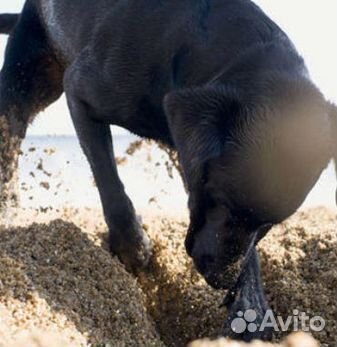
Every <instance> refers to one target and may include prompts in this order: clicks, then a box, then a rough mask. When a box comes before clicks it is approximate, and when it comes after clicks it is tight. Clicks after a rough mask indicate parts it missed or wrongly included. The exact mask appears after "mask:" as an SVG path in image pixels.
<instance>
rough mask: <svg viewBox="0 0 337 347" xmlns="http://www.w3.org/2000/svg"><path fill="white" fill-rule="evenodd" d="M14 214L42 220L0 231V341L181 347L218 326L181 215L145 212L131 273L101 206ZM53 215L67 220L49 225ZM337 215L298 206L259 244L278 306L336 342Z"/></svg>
mask: <svg viewBox="0 0 337 347" xmlns="http://www.w3.org/2000/svg"><path fill="white" fill-rule="evenodd" d="M18 212H19V213H18V216H17V217H15V218H14V217H13V219H12V223H13V224H15V225H29V223H30V221H32V220H34V221H35V222H37V223H44V224H34V225H32V226H31V227H28V228H27V227H24V228H20V227H15V228H14V227H13V228H12V229H3V230H1V231H0V234H1V239H0V319H2V318H1V317H7V318H5V320H6V322H5V328H4V329H5V333H6V334H4V332H3V331H2V330H1V329H2V328H1V326H2V325H0V341H1V342H3V341H4V339H3V337H2V336H3V335H5V336H7V338H8V336H9V338H12V337H13V336H14V335H15V334H16V333H17V332H18V331H21V330H23V329H25V330H27V331H28V330H30V329H31V328H38V329H43V330H47V331H48V332H51V333H61V335H62V336H63V337H64V338H66V340H67V341H68V343H69V342H70V343H71V346H78V345H80V344H81V343H87V342H94V343H97V342H100V343H102V342H110V345H112V346H114V347H115V346H116V347H118V346H126V347H128V346H130V347H143V346H144V347H145V346H146V347H147V346H151V344H152V345H153V346H163V345H164V344H165V345H166V346H169V347H171V346H172V347H183V346H186V344H187V343H188V342H190V341H192V340H195V339H199V338H207V337H210V338H213V337H217V336H218V335H219V333H220V332H221V326H222V324H223V322H224V320H225V317H226V311H225V309H222V308H219V304H220V303H221V302H222V299H223V297H224V295H225V293H224V292H221V291H220V292H219V291H214V290H212V289H211V288H209V287H208V286H207V285H206V283H205V282H204V280H203V279H202V278H201V277H200V276H199V275H198V274H197V273H196V272H195V270H194V268H193V266H192V264H191V261H190V260H189V259H188V257H187V256H186V253H185V251H184V247H183V240H184V234H185V232H186V226H187V224H186V219H185V218H169V219H168V218H165V217H163V216H144V221H145V225H144V227H145V228H146V230H147V232H148V234H149V236H150V237H151V239H152V240H153V242H154V245H155V256H154V259H153V262H152V264H151V266H150V268H149V269H148V271H147V273H144V274H142V275H141V276H140V277H139V278H138V279H134V278H133V277H132V276H130V275H129V274H127V273H126V272H125V270H124V268H123V266H122V265H121V264H120V263H119V262H118V261H117V260H116V259H114V258H113V257H111V256H110V254H109V253H108V251H107V245H106V243H105V236H106V235H105V225H104V222H103V219H102V215H101V213H100V212H99V211H96V210H72V209H68V210H62V211H48V214H41V213H39V212H37V211H36V212H33V211H31V210H29V211H24V210H21V211H18ZM55 218H62V219H63V221H61V220H57V221H54V222H52V223H51V224H45V223H48V221H50V220H53V219H55ZM335 219H336V217H335V214H334V213H330V212H328V211H326V210H324V209H317V210H312V211H309V212H307V213H299V214H297V215H296V216H295V217H293V218H292V219H290V220H289V221H287V222H286V223H284V224H283V225H281V226H279V227H276V228H275V229H274V230H273V232H272V233H271V234H270V235H269V236H268V237H267V239H265V240H264V241H263V242H262V244H261V247H260V253H261V255H262V267H263V275H264V279H265V282H266V283H265V286H266V292H267V296H268V298H269V300H270V304H271V306H272V309H273V310H274V312H275V314H276V315H281V316H288V315H289V314H292V312H293V310H294V309H297V310H300V311H303V312H306V313H307V314H308V315H309V316H313V315H320V316H322V317H323V318H324V319H325V320H326V328H325V329H324V331H323V332H320V333H314V336H315V337H316V338H317V339H318V340H319V341H320V342H322V346H324V347H334V346H336V344H337V331H336V321H337V309H336V297H337V289H336V288H337V286H336V279H337V270H336V269H337V233H336V221H335ZM69 222H71V223H69ZM74 224H75V225H77V226H78V227H79V228H80V229H79V228H78V227H75V226H74ZM2 320H3V319H2ZM289 332H290V331H289ZM289 332H287V333H284V335H288V333H289ZM281 335H282V334H279V333H277V334H276V336H275V338H276V339H278V338H280V337H281ZM0 345H1V344H0ZM6 346H7V345H6ZM229 346H231V345H229ZM234 346H235V345H234ZM285 346H287V347H290V346H291V347H293V346H294V347H295V346H296V347H302V345H298V346H297V345H294V344H293V345H289V344H288V345H286V344H285ZM34 347H35V346H34ZM231 347H232V346H231ZM282 347H283V346H282ZM305 347H309V345H308V346H307V345H305ZM310 347H311V346H310Z"/></svg>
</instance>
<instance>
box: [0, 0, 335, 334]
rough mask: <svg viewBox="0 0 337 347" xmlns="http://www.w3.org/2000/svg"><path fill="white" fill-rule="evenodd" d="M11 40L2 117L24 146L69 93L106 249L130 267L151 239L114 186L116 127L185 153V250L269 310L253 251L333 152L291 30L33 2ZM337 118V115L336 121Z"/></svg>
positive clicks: (209, 6) (245, 305) (235, 14)
mask: <svg viewBox="0 0 337 347" xmlns="http://www.w3.org/2000/svg"><path fill="white" fill-rule="evenodd" d="M0 29H1V31H2V32H3V33H10V37H9V41H8V45H7V49H6V56H5V63H4V66H3V69H2V71H1V84H0V115H1V116H2V117H5V118H4V119H5V120H6V122H7V123H8V126H9V131H10V134H11V136H13V137H16V138H19V139H22V138H23V137H24V136H25V133H26V129H27V125H28V123H29V122H30V121H31V120H32V119H33V117H34V116H35V115H36V113H37V112H39V111H40V110H42V109H43V108H45V107H47V106H48V105H49V104H51V103H52V102H54V101H55V100H56V99H58V98H59V96H60V95H61V94H62V93H63V92H65V94H66V97H67V101H68V105H69V108H70V112H71V116H72V119H73V122H74V125H75V128H76V131H77V134H78V138H79V140H80V143H81V146H82V148H83V150H84V152H85V154H86V156H87V158H88V160H89V162H90V165H91V168H92V171H93V174H94V177H95V180H96V182H97V187H98V189H99V193H100V196H101V201H102V205H103V209H104V214H105V218H106V222H107V224H108V227H109V230H110V245H111V250H112V252H113V253H114V254H117V255H118V256H119V257H120V259H121V260H122V261H123V262H124V264H125V265H126V266H127V268H128V269H130V270H137V269H139V268H142V267H143V266H146V264H147V263H148V261H149V257H150V254H151V251H150V243H149V240H148V239H147V237H146V235H145V234H144V233H143V231H142V228H141V227H140V225H139V224H138V222H137V218H136V215H135V210H134V207H133V205H132V202H131V201H130V199H129V198H128V196H127V195H126V194H125V191H124V187H123V184H122V182H121V181H120V179H119V177H118V172H117V168H116V163H115V160H114V150H113V145H112V137H111V133H110V128H109V126H110V124H114V125H118V126H121V127H124V128H126V129H128V130H130V131H131V132H133V133H135V134H137V135H139V136H141V137H145V138H151V139H154V140H157V141H160V142H162V143H164V144H166V145H167V146H170V147H172V148H174V149H176V150H177V151H178V154H179V158H180V163H181V166H182V169H183V172H184V180H185V182H186V186H187V190H188V193H189V210H190V226H189V229H188V233H187V238H186V249H187V252H188V254H189V255H190V256H191V257H192V258H193V260H194V263H195V266H196V268H197V269H198V271H199V272H200V273H201V274H202V275H203V276H204V278H205V279H206V281H207V282H208V283H209V284H210V285H211V286H213V287H214V288H217V289H220V288H222V289H229V292H228V295H227V297H226V300H225V304H226V305H227V307H228V309H229V316H228V319H227V322H226V326H225V329H224V333H225V334H226V335H230V336H233V337H237V338H240V339H244V340H251V339H252V338H255V337H259V338H264V339H268V338H270V333H271V332H270V331H265V332H256V333H249V332H246V333H243V334H240V335H236V334H235V332H233V331H231V329H230V322H231V319H232V318H233V317H234V316H235V314H236V312H237V311H238V310H241V311H245V310H247V309H254V310H255V311H256V313H257V315H258V319H257V322H261V319H262V318H263V316H264V314H265V311H266V310H267V308H268V306H267V303H266V300H265V297H264V294H263V289H262V285H261V279H260V273H259V261H258V255H257V252H256V249H255V246H256V244H257V243H258V242H259V240H260V239H261V238H262V237H263V236H264V235H265V234H266V233H267V232H268V230H270V228H271V227H272V226H273V225H274V224H276V223H280V222H282V221H283V220H284V219H286V218H287V217H288V216H290V215H291V214H293V213H294V212H295V211H296V209H297V208H298V207H299V206H300V205H301V203H302V202H303V200H304V199H305V197H306V196H307V194H308V192H309V191H310V190H311V188H312V187H313V186H314V184H315V182H316V181H317V179H318V178H319V176H320V174H321V172H322V170H323V169H324V168H325V167H326V166H327V163H328V161H329V160H330V158H331V157H332V156H333V151H332V144H331V141H330V138H332V137H331V136H330V134H331V133H332V129H333V126H332V122H331V119H332V118H331V114H333V113H335V110H334V107H333V106H332V105H330V104H329V103H327V102H326V100H325V99H324V97H323V96H322V94H321V93H320V91H319V90H318V88H317V87H316V86H315V85H314V84H313V83H312V82H311V80H310V77H309V74H308V71H307V69H306V66H305V64H304V61H303V59H302V58H301V56H300V55H299V54H298V52H297V51H296V49H295V47H294V45H293V44H292V42H291V41H290V40H289V38H288V37H287V35H286V34H285V33H284V32H283V31H282V30H281V29H280V28H279V27H278V26H277V25H276V24H275V23H274V22H273V21H272V20H271V19H269V18H268V17H267V16H266V15H265V14H264V13H263V12H262V11H261V9H260V8H258V7H257V6H256V5H255V4H254V3H253V2H251V1H250V0H212V1H211V0H166V1H164V0H115V1H112V0H96V1H90V0H71V1H68V0H57V1H56V0H27V1H26V3H25V5H24V8H23V11H22V13H21V14H20V15H2V16H1V17H0ZM334 117H335V118H334V119H337V117H336V116H334Z"/></svg>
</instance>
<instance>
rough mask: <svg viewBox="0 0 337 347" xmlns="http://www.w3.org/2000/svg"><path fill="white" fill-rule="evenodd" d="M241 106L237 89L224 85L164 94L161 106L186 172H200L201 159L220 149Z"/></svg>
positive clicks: (216, 153)
mask: <svg viewBox="0 0 337 347" xmlns="http://www.w3.org/2000/svg"><path fill="white" fill-rule="evenodd" d="M240 106H241V104H240V101H239V96H238V93H237V92H236V91H235V90H233V89H231V88H225V87H217V86H207V87H200V88H193V89H185V90H181V91H177V92H172V93H169V94H168V95H166V97H165V100H164V108H165V112H166V115H167V119H168V123H169V127H170V131H171V134H172V137H173V140H174V143H175V145H176V148H177V151H178V154H179V159H180V161H181V164H182V167H183V171H184V174H185V176H196V175H198V174H200V172H201V170H200V168H201V167H202V165H203V164H204V163H206V162H207V161H208V160H210V159H212V158H215V157H217V156H220V155H221V154H222V153H223V150H224V146H225V143H226V138H228V136H230V134H231V130H232V127H233V124H234V120H235V118H236V117H235V116H237V113H238V112H239V109H240ZM189 178H190V177H186V179H189Z"/></svg>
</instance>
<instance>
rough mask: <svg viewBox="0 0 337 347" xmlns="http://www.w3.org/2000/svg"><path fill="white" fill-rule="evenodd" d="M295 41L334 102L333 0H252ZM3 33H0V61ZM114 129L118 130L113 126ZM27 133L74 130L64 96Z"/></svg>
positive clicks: (336, 26) (9, 7)
mask: <svg viewBox="0 0 337 347" xmlns="http://www.w3.org/2000/svg"><path fill="white" fill-rule="evenodd" d="M255 2H256V3H257V4H258V5H260V6H261V7H262V9H263V10H264V11H265V12H266V13H267V14H268V15H269V16H270V17H271V18H272V19H273V20H274V21H275V22H276V23H277V24H278V25H279V26H281V28H282V29H283V30H285V32H286V33H287V34H288V35H289V36H290V38H291V39H292V40H293V42H294V43H295V45H296V47H297V49H298V50H299V51H300V53H301V54H302V56H303V57H304V59H305V61H306V63H307V65H308V67H309V71H310V73H311V77H312V79H313V80H314V82H315V83H316V84H317V86H318V87H319V88H320V89H321V90H322V92H323V93H324V95H325V96H326V98H327V99H329V100H331V101H334V102H336V103H337V1H336V0H323V1H318V0H255ZM23 3H24V1H22V0H1V2H0V12H19V11H20V10H21V8H22V6H23ZM5 44H6V37H5V36H3V35H0V64H1V65H2V62H3V50H4V47H5ZM114 132H121V130H119V129H115V130H114ZM29 134H30V135H54V134H57V135H61V134H67V135H70V134H74V128H73V126H72V124H71V120H70V116H69V112H68V110H67V107H66V103H65V99H64V97H62V98H61V100H60V101H58V102H57V103H55V104H54V105H52V106H51V107H49V108H48V109H47V110H45V111H44V112H43V113H41V114H40V115H39V116H38V117H37V119H36V120H35V122H34V123H33V125H32V126H31V128H30V130H29Z"/></svg>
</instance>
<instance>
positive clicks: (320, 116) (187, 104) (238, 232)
mask: <svg viewBox="0 0 337 347" xmlns="http://www.w3.org/2000/svg"><path fill="white" fill-rule="evenodd" d="M278 82H279V83H275V81H274V79H271V80H269V81H265V82H264V83H263V85H261V88H260V89H259V88H257V90H256V91H253V92H245V93H244V92H242V91H240V90H239V89H236V88H235V87H226V86H223V85H216V86H215V85H213V86H206V87H203V88H196V89H188V90H183V91H178V92H173V93H171V94H169V95H167V96H166V98H165V109H166V113H167V116H168V120H169V125H170V129H171V132H172V136H173V138H174V141H175V144H176V147H177V150H178V154H179V157H180V161H181V165H182V168H183V171H184V175H185V180H186V183H187V188H188V191H189V209H190V214H191V221H190V227H189V230H188V235H187V239H186V248H187V252H188V254H189V255H190V256H191V257H192V258H193V260H194V263H195V265H196V267H197V269H198V271H199V272H200V273H201V274H202V275H203V276H204V277H205V279H206V281H207V282H208V283H209V284H210V285H212V286H213V287H215V288H230V287H232V286H233V285H235V283H236V281H237V279H238V277H239V275H240V273H241V270H242V267H243V266H244V263H245V261H246V260H247V257H248V255H249V252H250V249H252V248H253V247H254V246H255V244H256V243H257V242H258V241H259V240H260V239H261V238H262V237H263V236H264V235H265V234H266V233H267V231H268V230H269V229H270V228H271V226H272V225H273V224H275V223H279V222H281V221H283V220H284V219H285V218H287V217H288V216H290V215H291V214H293V213H294V212H295V211H296V210H297V208H298V207H299V206H300V205H301V204H302V202H303V201H304V199H305V197H306V196H307V194H308V193H309V191H310V190H311V189H312V187H313V185H314V184H315V182H316V181H317V179H318V178H319V176H320V174H321V172H322V170H323V169H324V168H325V167H326V166H327V163H328V161H329V159H330V158H331V144H330V121H329V116H328V106H327V103H326V102H325V100H324V98H323V97H322V95H321V94H320V93H319V91H318V90H317V89H316V88H315V87H314V86H313V85H312V84H311V83H310V82H305V83H304V82H296V81H289V80H284V81H278Z"/></svg>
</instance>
